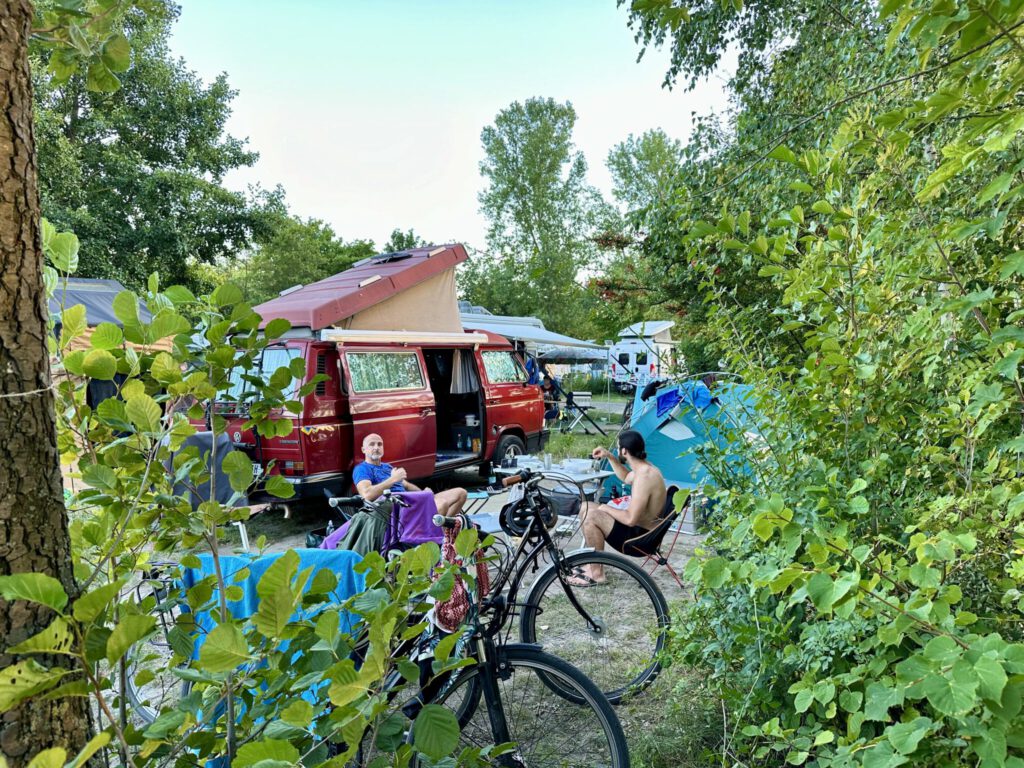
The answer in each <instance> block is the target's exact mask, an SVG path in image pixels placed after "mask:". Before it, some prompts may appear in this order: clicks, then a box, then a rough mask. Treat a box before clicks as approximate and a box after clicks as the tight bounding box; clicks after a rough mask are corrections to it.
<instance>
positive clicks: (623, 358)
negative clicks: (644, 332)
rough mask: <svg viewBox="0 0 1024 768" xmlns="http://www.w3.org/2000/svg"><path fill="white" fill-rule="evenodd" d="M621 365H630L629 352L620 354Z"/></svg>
mask: <svg viewBox="0 0 1024 768" xmlns="http://www.w3.org/2000/svg"><path fill="white" fill-rule="evenodd" d="M619 365H629V352H620V353H619Z"/></svg>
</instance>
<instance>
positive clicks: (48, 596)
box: [0, 573, 68, 613]
mask: <svg viewBox="0 0 1024 768" xmlns="http://www.w3.org/2000/svg"><path fill="white" fill-rule="evenodd" d="M0 595H3V596H4V600H25V601H26V602H29V603H38V604H40V605H46V606H49V607H50V608H53V610H55V611H57V612H58V613H61V612H62V611H63V610H64V606H66V605H67V604H68V595H67V593H66V592H65V591H64V587H62V586H61V583H60V582H59V581H57V580H56V579H55V578H53V577H52V576H47V575H46V574H44V573H14V574H11V575H10V576H0Z"/></svg>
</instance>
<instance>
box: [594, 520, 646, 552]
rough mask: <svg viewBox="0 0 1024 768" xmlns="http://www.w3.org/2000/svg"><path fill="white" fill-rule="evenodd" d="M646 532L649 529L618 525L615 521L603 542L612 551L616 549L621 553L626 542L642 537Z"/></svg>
mask: <svg viewBox="0 0 1024 768" xmlns="http://www.w3.org/2000/svg"><path fill="white" fill-rule="evenodd" d="M648 531H650V529H649V528H644V527H642V526H639V525H625V524H624V523H620V522H619V521H618V520H616V521H614V522H613V523H612V529H611V530H610V531H609V532H608V535H607V536H606V537H605V542H606V543H607V544H608V545H609V546H610V547H612V548H613V549H617V550H618V551H619V552H622V550H623V547H625V546H626V542H627V541H629V540H630V539H635V538H636V537H637V536H643V535H644V534H645V533H647V532H648Z"/></svg>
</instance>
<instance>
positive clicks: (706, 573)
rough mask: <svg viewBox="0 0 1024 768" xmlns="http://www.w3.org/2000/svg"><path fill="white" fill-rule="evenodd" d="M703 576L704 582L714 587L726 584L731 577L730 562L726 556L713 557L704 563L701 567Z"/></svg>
mask: <svg viewBox="0 0 1024 768" xmlns="http://www.w3.org/2000/svg"><path fill="white" fill-rule="evenodd" d="M701 577H702V578H703V580H704V583H705V584H706V585H707V586H709V587H711V588H712V589H717V588H718V587H720V586H722V585H723V584H725V582H726V579H728V578H729V563H728V561H727V560H726V559H725V558H724V557H713V558H711V559H710V560H708V561H707V562H706V563H704V567H703V568H702V569H701Z"/></svg>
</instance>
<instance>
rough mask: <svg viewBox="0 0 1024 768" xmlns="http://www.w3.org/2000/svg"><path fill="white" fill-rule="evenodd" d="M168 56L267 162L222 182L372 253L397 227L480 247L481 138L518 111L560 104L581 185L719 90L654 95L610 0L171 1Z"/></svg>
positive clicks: (684, 131)
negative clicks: (614, 153)
mask: <svg viewBox="0 0 1024 768" xmlns="http://www.w3.org/2000/svg"><path fill="white" fill-rule="evenodd" d="M180 2H181V5H182V11H181V17H180V19H179V20H178V22H177V24H176V25H175V26H174V36H173V38H172V41H171V46H172V49H173V51H174V53H175V54H177V55H180V56H182V57H183V58H184V59H185V60H186V62H187V64H188V66H189V68H191V69H192V70H194V71H195V72H197V73H198V74H199V75H200V76H201V77H202V78H203V79H204V80H206V81H209V80H210V79H212V78H213V77H215V76H216V75H217V74H218V73H220V72H226V73H227V74H228V81H229V83H230V84H231V86H232V87H233V88H234V89H236V90H237V91H238V95H237V97H236V98H235V100H234V102H233V107H234V114H233V115H232V117H231V120H230V122H229V123H228V131H229V132H230V133H231V134H233V135H235V136H237V137H239V138H248V140H249V147H250V149H253V150H256V151H257V152H259V153H260V159H259V161H258V162H257V163H256V165H255V166H253V167H252V168H246V169H242V170H240V171H235V172H233V173H231V174H230V175H229V176H228V177H227V179H226V185H227V186H228V187H231V188H233V189H245V187H246V186H247V185H248V184H253V183H257V182H258V183H260V184H262V185H263V186H264V187H266V188H272V187H274V186H275V185H276V184H281V185H283V186H284V188H285V190H286V191H287V200H288V204H289V207H290V209H291V211H292V213H294V214H296V215H298V216H301V217H302V218H308V217H316V218H320V219H323V220H325V221H327V222H328V223H330V224H331V225H332V226H333V227H334V230H335V232H336V233H337V234H338V235H339V236H341V237H342V238H344V239H345V240H351V239H355V238H370V239H372V240H374V242H376V244H377V245H378V246H382V245H383V244H384V243H385V241H386V240H387V238H388V236H389V234H390V232H391V230H392V229H394V228H395V227H399V228H401V229H403V230H407V229H409V228H410V227H412V228H413V229H415V230H416V233H417V234H418V235H420V236H421V237H423V238H425V239H426V240H427V241H428V242H436V243H441V242H452V241H456V242H464V243H467V244H468V245H471V246H475V247H478V248H483V247H484V245H485V237H484V236H485V232H486V221H485V220H484V218H483V217H482V216H481V215H480V213H479V211H478V203H477V193H478V192H479V191H480V190H481V189H482V188H483V179H482V178H481V176H480V172H479V162H480V160H481V159H482V157H483V151H482V149H481V145H480V131H481V130H482V129H483V128H484V126H486V125H488V124H490V123H491V122H492V121H493V119H494V116H495V115H496V114H497V112H498V111H499V110H500V109H502V108H503V107H505V106H507V105H508V104H510V103H511V102H513V101H523V100H525V99H527V98H530V97H532V96H543V97H552V98H555V99H557V100H559V101H565V100H569V101H571V102H572V104H573V106H574V107H575V109H576V112H577V116H578V119H577V123H576V130H575V135H574V138H575V142H576V146H577V147H578V148H579V149H580V150H582V151H583V153H584V155H585V156H586V159H587V162H588V165H589V169H590V170H589V180H590V182H591V183H592V184H594V185H595V186H597V188H598V189H600V190H601V191H602V192H603V193H604V194H605V196H606V197H607V198H608V199H610V198H611V179H610V176H609V174H608V171H607V169H606V168H605V165H604V162H605V158H606V157H607V155H608V151H609V149H611V148H612V146H614V145H615V144H616V143H618V142H620V141H622V140H624V139H625V138H626V137H627V136H628V135H629V134H630V133H633V134H637V135H639V134H641V133H643V132H644V131H646V130H648V129H650V128H662V129H663V130H664V131H665V132H666V133H667V134H669V135H670V136H672V137H674V138H678V139H685V138H686V136H687V135H688V133H689V130H690V126H691V113H692V112H698V113H706V112H708V111H710V110H712V109H713V110H715V111H722V110H723V109H724V108H725V96H724V92H723V88H722V85H721V82H720V81H718V80H712V81H711V82H709V83H706V84H703V85H702V86H700V87H699V88H698V89H697V90H695V91H693V92H690V93H686V92H684V91H683V90H682V89H680V88H677V89H676V90H674V91H668V90H665V89H662V88H661V81H662V77H663V75H664V72H665V69H666V60H667V57H666V55H665V54H663V53H661V52H658V51H648V53H647V55H646V56H645V57H644V59H643V61H642V62H641V63H639V64H638V63H636V56H637V53H638V50H639V49H638V47H637V45H636V43H635V42H634V41H633V34H632V32H631V31H630V30H629V28H628V27H627V26H626V10H625V7H622V8H617V7H616V5H615V0H418V1H417V0H335V1H331V0H290V2H287V3H282V2H281V0H180Z"/></svg>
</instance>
